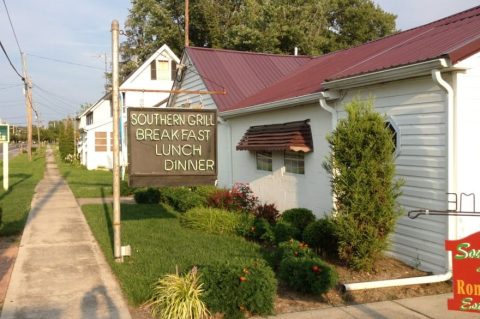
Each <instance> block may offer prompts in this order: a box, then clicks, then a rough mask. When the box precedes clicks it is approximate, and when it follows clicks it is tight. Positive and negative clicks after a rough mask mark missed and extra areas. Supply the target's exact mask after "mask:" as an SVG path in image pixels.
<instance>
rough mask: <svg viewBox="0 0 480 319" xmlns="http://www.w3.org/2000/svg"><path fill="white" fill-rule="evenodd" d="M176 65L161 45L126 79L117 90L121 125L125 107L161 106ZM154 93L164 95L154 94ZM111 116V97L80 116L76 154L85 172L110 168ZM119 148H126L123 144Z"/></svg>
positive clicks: (172, 56) (169, 51) (171, 81)
mask: <svg viewBox="0 0 480 319" xmlns="http://www.w3.org/2000/svg"><path fill="white" fill-rule="evenodd" d="M178 63H179V59H178V57H177V56H176V55H175V53H173V51H172V50H171V49H170V48H169V47H168V46H167V45H166V44H164V45H163V46H162V47H161V48H160V49H158V50H157V51H156V52H155V53H153V54H152V55H151V56H150V57H149V58H148V59H147V60H146V61H145V62H144V63H143V64H142V65H141V66H140V67H139V68H138V69H136V70H135V71H134V72H133V73H132V74H130V75H129V76H128V78H127V79H126V80H125V81H124V82H123V83H122V84H121V85H120V88H119V89H120V94H121V98H120V104H121V105H122V107H121V109H122V111H121V118H122V123H125V121H126V114H127V108H128V107H162V106H164V104H165V102H166V99H167V98H168V96H169V93H168V91H169V90H170V89H171V88H172V83H173V79H174V78H175V75H176V70H177V64H178ZM156 90H157V91H161V90H164V91H165V92H153V91H156ZM112 116H113V112H112V106H111V94H107V95H105V96H103V97H102V98H101V99H100V100H99V101H98V102H97V103H95V104H94V105H92V106H91V107H90V108H88V109H87V110H85V111H84V112H83V113H82V114H80V116H79V130H80V132H81V133H80V139H79V146H78V152H79V154H80V161H81V163H82V164H83V165H85V166H86V167H87V168H88V169H97V168H107V169H111V168H112V166H113V156H112V145H113V139H112V130H113V125H112ZM122 127H124V125H122ZM122 146H123V148H125V144H124V143H122ZM121 158H123V156H121Z"/></svg>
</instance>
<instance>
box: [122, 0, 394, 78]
mask: <svg viewBox="0 0 480 319" xmlns="http://www.w3.org/2000/svg"><path fill="white" fill-rule="evenodd" d="M184 5H185V2H184V1H183V0H132V7H131V9H130V14H129V16H128V19H127V21H126V23H125V34H126V36H127V38H126V40H125V41H124V42H123V43H122V46H121V52H122V58H123V60H124V61H125V62H124V64H123V68H122V76H123V77H125V75H127V74H129V73H130V72H131V71H133V70H134V69H135V68H136V67H138V65H139V64H140V63H141V62H142V61H145V60H146V59H147V58H148V56H149V55H150V54H152V53H153V52H155V50H157V49H158V48H159V47H160V46H161V45H162V44H164V43H167V44H168V45H169V46H170V47H171V48H172V49H173V51H174V52H175V53H177V54H180V53H181V52H182V50H183V45H184V31H185V30H184V22H185V17H184V12H185V7H184ZM395 19H396V16H395V15H393V14H391V13H388V12H385V11H384V10H383V9H382V8H380V6H378V5H377V4H375V3H374V2H373V0H323V1H319V0H190V32H189V35H190V45H191V46H197V47H213V48H223V49H234V50H243V51H254V52H269V53H286V54H292V53H293V51H294V48H295V47H298V48H299V51H300V53H301V54H304V55H318V54H324V53H328V52H331V51H334V50H339V49H344V48H347V47H350V46H353V45H358V44H360V43H364V42H366V41H371V40H374V39H377V38H379V37H383V36H386V35H388V34H391V33H393V32H394V31H395Z"/></svg>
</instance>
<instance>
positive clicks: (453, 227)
mask: <svg viewBox="0 0 480 319" xmlns="http://www.w3.org/2000/svg"><path fill="white" fill-rule="evenodd" d="M443 61H444V63H442V64H443V66H447V64H446V61H445V60H443ZM431 74H432V78H433V82H434V83H435V84H436V85H438V86H439V87H440V88H442V89H443V90H444V91H445V92H446V93H447V116H448V123H447V126H448V192H456V190H455V184H454V177H455V174H454V167H455V166H454V162H453V160H454V155H455V153H454V148H455V145H454V142H455V140H454V137H455V136H454V132H455V131H454V127H453V126H454V113H453V112H454V91H453V88H452V87H451V86H450V84H448V83H447V82H446V81H445V80H444V79H443V78H442V75H441V72H440V70H439V69H433V70H432V72H431ZM447 205H448V201H447ZM447 209H448V207H447ZM447 236H448V239H449V240H454V239H456V238H457V220H456V219H455V216H448V235H447ZM451 254H452V252H451V251H449V252H448V254H447V272H446V273H444V274H439V275H431V276H422V277H412V278H401V279H392V280H380V281H371V282H359V283H352V284H345V285H343V288H344V290H345V291H351V290H359V289H371V288H383V287H393V286H407V285H416V284H429V283H436V282H443V281H447V280H450V279H451V278H452V256H451Z"/></svg>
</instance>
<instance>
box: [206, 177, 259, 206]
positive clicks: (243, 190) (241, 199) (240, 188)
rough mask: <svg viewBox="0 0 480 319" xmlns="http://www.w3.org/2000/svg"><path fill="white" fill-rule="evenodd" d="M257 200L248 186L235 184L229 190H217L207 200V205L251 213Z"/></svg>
mask: <svg viewBox="0 0 480 319" xmlns="http://www.w3.org/2000/svg"><path fill="white" fill-rule="evenodd" d="M257 204H258V198H257V197H256V196H255V195H254V194H253V191H252V190H251V189H250V186H248V184H242V183H236V184H235V185H234V186H233V187H232V189H231V190H226V189H219V190H217V191H216V192H215V193H213V194H211V196H210V197H209V198H208V205H209V206H211V207H215V208H222V209H226V210H230V211H242V212H245V213H253V212H254V211H255V208H256V207H257Z"/></svg>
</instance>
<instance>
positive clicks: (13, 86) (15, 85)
mask: <svg viewBox="0 0 480 319" xmlns="http://www.w3.org/2000/svg"><path fill="white" fill-rule="evenodd" d="M19 86H23V84H12V85H7V86H5V87H1V88H0V90H6V89H11V88H15V87H19Z"/></svg>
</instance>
